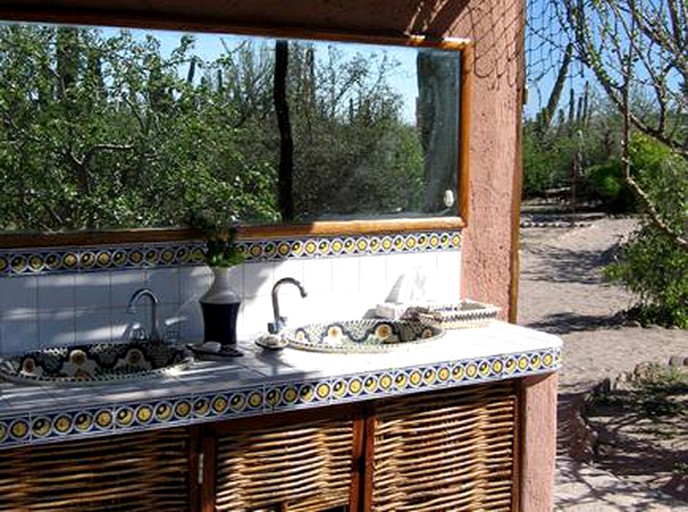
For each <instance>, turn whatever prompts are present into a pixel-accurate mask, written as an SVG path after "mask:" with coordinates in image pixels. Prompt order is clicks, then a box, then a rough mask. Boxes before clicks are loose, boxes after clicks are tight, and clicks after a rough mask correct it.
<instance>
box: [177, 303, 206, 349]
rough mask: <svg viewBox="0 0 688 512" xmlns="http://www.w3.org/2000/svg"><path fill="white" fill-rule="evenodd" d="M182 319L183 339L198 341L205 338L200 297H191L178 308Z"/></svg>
mask: <svg viewBox="0 0 688 512" xmlns="http://www.w3.org/2000/svg"><path fill="white" fill-rule="evenodd" d="M176 316H178V317H179V318H181V319H182V323H181V326H180V327H181V329H180V335H181V338H182V340H183V341H186V342H189V343H196V342H199V341H202V340H203V314H202V312H201V306H200V304H199V303H198V299H194V298H191V299H189V300H187V301H186V302H184V303H183V304H182V305H181V306H179V309H177V312H176Z"/></svg>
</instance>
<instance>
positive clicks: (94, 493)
mask: <svg viewBox="0 0 688 512" xmlns="http://www.w3.org/2000/svg"><path fill="white" fill-rule="evenodd" d="M188 442H189V441H188V434H187V431H186V430H185V429H171V430H160V431H153V432H146V433H141V434H128V435H121V436H112V437H105V438H103V437H101V438H95V439H89V440H85V441H76V442H69V441H68V442H62V443H56V444H51V445H43V446H31V447H27V448H17V449H13V450H9V451H6V452H3V453H2V456H1V457H0V510H17V511H31V512H33V511H46V512H91V511H93V512H102V511H107V512H117V511H121V512H125V511H126V512H132V511H134V512H135V511H140V512H151V511H157V510H161V511H162V510H164V511H166V512H167V511H170V512H172V511H186V510H189V493H188V488H189V485H188V467H189V463H188V458H189V456H188V451H189V448H188Z"/></svg>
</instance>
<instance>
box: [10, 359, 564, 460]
mask: <svg viewBox="0 0 688 512" xmlns="http://www.w3.org/2000/svg"><path fill="white" fill-rule="evenodd" d="M560 365H561V349H560V348H557V347H555V348H550V349H545V350H537V351H531V352H524V353H519V354H505V355H497V356H492V357H480V358H474V359H464V360H459V361H448V362H444V363H437V364H431V365H424V366H414V367H408V368H399V369H389V370H380V371H374V372H364V373H355V374H351V375H345V376H339V377H333V378H327V377H325V378H322V379H309V380H306V381H287V382H279V383H268V384H258V385H255V386H250V387H246V388H240V389H233V390H227V391H217V392H209V393H201V394H197V395H182V396H175V397H165V398H162V399H156V400H143V401H136V402H126V403H121V404H109V405H103V406H93V407H84V408H80V409H75V410H66V411H52V412H50V411H48V412H44V411H36V412H34V413H28V414H22V415H17V416H13V415H5V416H3V417H0V449H5V448H12V447H16V446H22V445H28V444H38V443H46V442H52V441H56V440H59V439H77V438H82V437H90V436H102V435H113V434H118V433H124V432H131V431H138V430H147V429H153V428H163V427H175V426H182V425H188V424H193V423H204V422H209V421H218V420H226V419H234V418H243V417H248V416H256V415H261V414H269V413H273V412H280V411H288V410H295V409H306V408H315V407H323V406H326V405H332V404H339V403H346V402H357V401H364V400H372V399H381V398H386V397H391V396H396V395H403V394H409V393H418V392H423V391H432V390H437V389H443V388H451V387H458V386H469V385H475V384H481V383H487V382H494V381H498V380H504V379H509V378H516V377H524V376H527V375H537V374H542V373H549V372H553V371H555V370H557V369H558V368H559V367H560Z"/></svg>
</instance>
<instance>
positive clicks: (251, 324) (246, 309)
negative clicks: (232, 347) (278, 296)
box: [237, 296, 273, 339]
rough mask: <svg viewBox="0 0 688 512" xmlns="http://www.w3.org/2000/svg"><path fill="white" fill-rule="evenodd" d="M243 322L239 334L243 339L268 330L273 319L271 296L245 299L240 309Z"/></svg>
mask: <svg viewBox="0 0 688 512" xmlns="http://www.w3.org/2000/svg"><path fill="white" fill-rule="evenodd" d="M240 316H241V317H242V322H241V324H240V329H238V332H237V335H238V336H239V337H240V338H242V339H247V338H250V337H252V336H255V335H256V334H258V333H265V332H267V324H268V322H272V321H273V313H272V302H271V301H270V297H269V296H262V297H251V298H246V299H244V302H243V303H242V310H241V311H240Z"/></svg>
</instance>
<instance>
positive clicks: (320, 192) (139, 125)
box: [0, 23, 461, 233]
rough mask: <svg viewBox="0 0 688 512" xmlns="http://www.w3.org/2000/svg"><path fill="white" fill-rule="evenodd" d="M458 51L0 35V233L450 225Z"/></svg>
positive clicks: (59, 30) (454, 208) (11, 30)
mask: <svg viewBox="0 0 688 512" xmlns="http://www.w3.org/2000/svg"><path fill="white" fill-rule="evenodd" d="M460 63H461V52H459V51H456V50H444V49H438V48H428V47H423V48H420V47H405V46H394V45H384V46H383V45H369V44H357V43H340V42H324V41H312V40H294V39H290V40H275V39H268V38H258V37H243V36H242V37H240V36H231V35H224V34H209V33H205V34H204V33H180V32H173V31H162V30H142V29H117V28H108V27H101V28H93V27H89V28H86V27H72V26H64V25H61V26H58V25H45V24H27V23H6V24H2V25H0V180H1V182H2V187H0V230H1V231H2V232H4V233H18V232H19V233H20V232H42V233H50V232H68V231H79V230H88V231H93V230H111V229H131V228H147V227H175V226H180V225H183V224H184V222H185V220H186V219H187V218H188V216H189V214H190V213H192V212H196V211H199V210H202V211H206V212H213V215H218V216H222V217H225V218H232V219H236V220H237V221H238V222H240V223H242V224H249V225H266V224H281V223H290V224H299V223H312V222H314V221H330V220H337V221H348V220H379V219H414V218H415V219H417V218H436V217H457V216H458V215H459V210H458V208H459V206H458V203H459V201H458V191H459V190H458V189H459V167H460V166H459V159H460V151H459V147H460V136H461V134H460V133H459V132H460V129H459V128H460V123H459V119H460V108H461V91H460V84H461V64H460Z"/></svg>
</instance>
